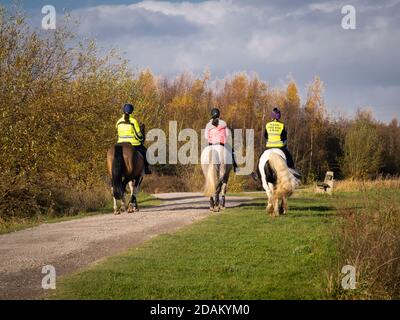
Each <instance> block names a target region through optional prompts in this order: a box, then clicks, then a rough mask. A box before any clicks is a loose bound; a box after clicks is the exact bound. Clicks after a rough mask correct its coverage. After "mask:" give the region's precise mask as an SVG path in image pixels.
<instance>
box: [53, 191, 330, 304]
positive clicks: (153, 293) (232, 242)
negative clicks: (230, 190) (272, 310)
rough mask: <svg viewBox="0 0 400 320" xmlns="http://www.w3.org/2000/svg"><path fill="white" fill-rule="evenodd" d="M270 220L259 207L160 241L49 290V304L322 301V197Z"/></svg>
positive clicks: (326, 248) (326, 204)
mask: <svg viewBox="0 0 400 320" xmlns="http://www.w3.org/2000/svg"><path fill="white" fill-rule="evenodd" d="M290 205H291V213H290V214H289V215H287V216H285V217H282V218H279V219H274V218H270V217H269V216H267V215H266V213H265V200H263V199H258V200H256V201H254V202H253V203H251V204H246V205H243V206H242V207H240V208H235V209H229V210H227V211H226V212H225V213H222V214H218V215H214V216H212V217H210V218H208V219H206V220H202V221H200V222H197V223H195V224H193V225H191V226H189V227H187V228H185V229H182V230H180V231H178V232H175V233H173V234H165V235H161V236H158V237H156V238H154V239H153V240H151V241H148V242H146V243H145V244H143V245H142V246H140V247H138V248H134V249H131V250H129V251H128V252H126V253H125V254H122V255H119V256H115V257H111V258H108V259H106V260H105V261H104V262H102V263H100V264H98V265H96V266H94V267H92V268H89V269H85V270H83V271H81V272H78V273H75V274H72V275H68V276H66V277H64V278H63V279H61V280H60V281H59V282H58V283H57V291H56V293H55V294H53V295H51V296H49V298H50V299H322V298H326V297H327V291H326V283H327V274H326V270H330V269H331V268H332V265H333V262H334V261H335V244H334V242H333V238H332V236H331V235H332V232H331V229H332V227H333V225H334V218H333V217H334V213H335V210H334V208H333V207H332V199H331V198H329V197H301V198H294V199H292V201H291V202H290Z"/></svg>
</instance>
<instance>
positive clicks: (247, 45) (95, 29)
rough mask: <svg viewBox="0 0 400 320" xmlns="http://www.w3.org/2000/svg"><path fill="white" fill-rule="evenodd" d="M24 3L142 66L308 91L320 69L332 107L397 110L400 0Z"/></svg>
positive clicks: (383, 113) (383, 116) (385, 115)
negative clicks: (246, 77)
mask: <svg viewBox="0 0 400 320" xmlns="http://www.w3.org/2000/svg"><path fill="white" fill-rule="evenodd" d="M0 3H2V4H6V5H8V4H9V3H10V1H9V0H0ZM23 3H24V8H25V9H26V10H27V11H28V13H29V14H30V15H32V16H34V17H35V16H37V17H38V18H40V17H41V12H40V11H41V8H42V6H43V5H46V4H52V5H54V6H55V7H56V10H57V11H58V12H59V14H62V11H63V9H64V8H65V9H67V10H68V11H70V12H72V14H73V15H76V16H79V17H81V21H82V24H81V27H80V29H79V32H80V33H81V35H83V36H90V37H94V38H96V39H97V40H98V42H99V44H100V46H101V47H103V48H111V47H113V48H114V47H117V48H119V49H120V50H121V52H123V55H124V57H125V58H127V59H129V61H130V63H131V65H132V67H135V68H145V67H150V68H151V69H152V70H153V71H154V72H155V73H157V74H162V75H166V76H174V75H176V74H177V73H179V72H182V71H191V72H193V73H195V74H201V73H202V72H203V71H204V70H205V68H209V69H210V70H211V71H212V74H213V76H214V77H224V76H225V75H227V74H232V73H234V72H240V71H247V72H249V73H252V72H256V73H258V74H259V76H260V77H261V78H262V79H263V80H266V81H268V82H270V83H272V84H274V85H281V84H284V83H286V82H287V79H288V75H292V76H293V77H294V79H295V80H296V81H297V83H298V85H299V87H300V89H301V94H302V96H304V95H305V87H306V85H307V84H308V83H309V82H310V81H311V80H312V79H313V77H314V75H316V74H318V75H320V76H321V78H322V80H323V81H324V83H325V86H326V92H325V100H326V103H327V106H328V110H329V111H330V112H331V113H333V114H337V113H338V112H345V113H347V114H349V115H352V114H353V113H354V111H355V110H356V109H357V108H358V107H366V106H371V107H372V109H373V111H374V114H375V117H376V118H378V119H380V120H382V121H390V119H391V118H393V117H394V116H396V117H398V118H400V58H399V57H400V43H399V42H400V0H379V1H378V0H345V1H336V0H329V1H324V0H315V1H305V0H265V1H263V0H250V1H245V0H215V1H211V0H206V1H184V2H182V1H172V0H170V1H147V0H146V1H133V0H131V1H128V0H121V1H118V0H108V1H106V0H104V1H68V0H67V1H61V0H60V1H58V0H46V1H32V0H30V1H27V0H25V1H23ZM344 5H352V6H354V7H355V9H356V23H357V24H356V29H355V30H344V29H343V28H342V25H341V21H342V18H343V16H344V15H343V14H342V13H341V9H342V7H343V6H344ZM37 21H40V20H37ZM38 23H39V22H38Z"/></svg>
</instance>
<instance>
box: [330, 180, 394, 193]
mask: <svg viewBox="0 0 400 320" xmlns="http://www.w3.org/2000/svg"><path fill="white" fill-rule="evenodd" d="M370 189H400V178H383V177H380V178H378V179H374V180H342V181H336V182H335V187H334V190H335V191H336V192H349V191H363V190H370Z"/></svg>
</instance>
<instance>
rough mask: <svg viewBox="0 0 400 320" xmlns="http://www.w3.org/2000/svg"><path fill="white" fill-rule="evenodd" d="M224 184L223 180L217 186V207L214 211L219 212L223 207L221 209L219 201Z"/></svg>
mask: <svg viewBox="0 0 400 320" xmlns="http://www.w3.org/2000/svg"><path fill="white" fill-rule="evenodd" d="M222 184H223V180H220V181H219V182H218V185H217V189H216V190H215V206H214V211H215V212H219V211H220V209H221V207H220V201H219V195H220V193H221V189H222Z"/></svg>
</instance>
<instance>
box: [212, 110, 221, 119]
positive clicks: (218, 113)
mask: <svg viewBox="0 0 400 320" xmlns="http://www.w3.org/2000/svg"><path fill="white" fill-rule="evenodd" d="M219 115H220V112H219V109H217V108H214V109H212V110H211V117H212V118H213V119H217V118H219Z"/></svg>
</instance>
